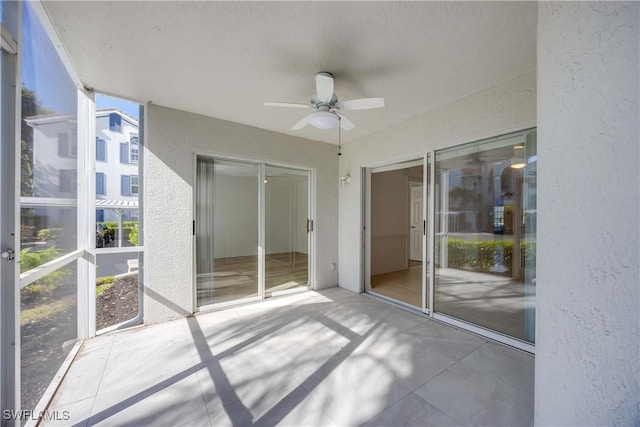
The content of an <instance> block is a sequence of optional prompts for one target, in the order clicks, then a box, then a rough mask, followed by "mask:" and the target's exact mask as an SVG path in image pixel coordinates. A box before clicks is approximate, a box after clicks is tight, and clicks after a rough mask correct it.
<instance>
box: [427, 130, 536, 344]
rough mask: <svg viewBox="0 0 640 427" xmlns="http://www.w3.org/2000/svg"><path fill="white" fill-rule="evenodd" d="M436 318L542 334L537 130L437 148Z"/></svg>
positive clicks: (518, 334)
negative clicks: (538, 315) (538, 321)
mask: <svg viewBox="0 0 640 427" xmlns="http://www.w3.org/2000/svg"><path fill="white" fill-rule="evenodd" d="M435 160H436V162H435V174H436V180H435V185H436V215H435V233H436V234H435V266H436V269H435V305H434V310H435V312H436V315H437V316H438V315H445V316H447V317H448V318H450V319H456V320H461V321H463V322H465V323H468V324H472V325H474V326H479V327H480V328H483V329H486V330H489V331H491V332H492V333H493V332H497V333H499V334H500V335H503V336H506V337H509V338H516V339H517V340H520V341H524V342H526V343H528V344H533V343H534V336H535V283H536V279H535V276H536V274H535V272H536V268H535V261H536V175H537V171H536V169H537V158H536V133H535V131H533V130H532V131H526V132H519V133H517V134H512V135H507V136H504V137H498V138H493V139H491V140H487V141H480V142H477V143H472V144H467V145H463V146H460V147H454V148H451V149H447V150H442V151H439V152H436V157H435Z"/></svg>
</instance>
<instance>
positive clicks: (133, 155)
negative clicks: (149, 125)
mask: <svg viewBox="0 0 640 427" xmlns="http://www.w3.org/2000/svg"><path fill="white" fill-rule="evenodd" d="M139 158H140V151H139V146H138V137H137V136H132V137H131V142H130V143H129V162H130V163H138V159H139Z"/></svg>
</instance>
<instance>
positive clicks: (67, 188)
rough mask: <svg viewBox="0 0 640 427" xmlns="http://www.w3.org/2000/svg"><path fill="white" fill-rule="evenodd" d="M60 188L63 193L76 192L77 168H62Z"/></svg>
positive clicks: (60, 171) (59, 172)
mask: <svg viewBox="0 0 640 427" xmlns="http://www.w3.org/2000/svg"><path fill="white" fill-rule="evenodd" d="M58 174H59V184H58V189H59V190H60V192H61V193H75V192H76V185H77V174H76V170H75V169H60V170H59V171H58Z"/></svg>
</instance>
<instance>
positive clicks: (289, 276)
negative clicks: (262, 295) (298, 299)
mask: <svg viewBox="0 0 640 427" xmlns="http://www.w3.org/2000/svg"><path fill="white" fill-rule="evenodd" d="M264 185H265V187H264V188H265V289H266V292H267V293H271V292H277V291H283V290H288V289H292V288H299V287H306V286H307V283H308V281H309V280H308V279H309V274H308V272H309V268H308V252H309V251H308V247H309V239H308V232H309V230H308V228H309V222H308V219H309V172H308V171H304V170H296V169H289V168H281V167H275V166H269V165H267V166H266V167H265V179H264Z"/></svg>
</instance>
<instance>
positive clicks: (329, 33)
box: [45, 1, 537, 143]
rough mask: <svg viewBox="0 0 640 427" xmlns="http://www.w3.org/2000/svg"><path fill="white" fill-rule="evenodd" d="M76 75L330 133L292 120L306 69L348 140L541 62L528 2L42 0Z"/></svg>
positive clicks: (116, 88)
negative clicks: (331, 97) (288, 105)
mask: <svg viewBox="0 0 640 427" xmlns="http://www.w3.org/2000/svg"><path fill="white" fill-rule="evenodd" d="M45 7H46V9H47V11H48V13H49V15H50V17H51V19H52V21H53V23H54V26H55V27H56V29H57V31H58V33H59V36H60V38H61V40H62V42H63V44H64V46H65V47H66V49H67V51H68V53H69V54H70V57H71V60H72V62H73V63H74V65H75V67H76V69H77V71H78V74H79V75H80V78H81V79H82V81H83V83H84V84H85V86H87V87H92V88H94V89H95V90H96V91H98V92H104V93H108V94H113V95H118V96H122V97H125V98H131V99H134V100H138V101H152V102H154V103H156V104H160V105H164V106H168V107H172V108H176V109H180V110H185V111H189V112H193V113H198V114H203V115H206V116H211V117H216V118H220V119H224V120H230V121H234V122H238V123H244V124H248V125H251V126H255V127H259V128H264V129H269V130H273V131H277V132H282V133H288V134H292V135H298V136H302V137H305V138H310V139H316V140H320V141H325V142H331V143H337V130H335V129H334V130H328V131H320V130H317V129H314V128H312V127H310V126H307V127H306V128H304V129H303V130H300V131H291V130H290V128H291V126H293V124H295V123H296V122H297V121H298V120H300V119H301V118H302V117H303V116H304V115H305V114H308V111H307V110H295V109H278V108H273V107H265V106H263V102H264V101H285V102H303V103H306V102H308V101H309V98H310V97H311V95H312V94H313V93H314V90H315V87H314V80H313V76H314V74H315V73H316V72H318V71H330V72H332V73H333V74H334V76H335V83H336V93H337V95H338V97H339V98H340V99H341V100H345V99H352V98H362V97H384V98H385V100H386V104H387V107H386V108H384V109H380V110H368V111H354V112H348V113H347V114H346V115H347V116H348V117H349V118H350V119H351V120H352V121H353V122H355V124H356V128H355V129H354V130H352V131H349V132H343V141H345V142H346V141H349V140H353V139H355V138H359V137H362V136H364V135H367V134H370V133H373V132H376V131H378V130H380V129H383V128H385V127H387V126H390V125H392V124H395V123H399V122H402V121H404V120H406V119H408V118H410V117H413V116H415V115H417V114H420V113H422V112H424V111H427V110H430V109H433V108H436V107H438V106H441V105H444V104H447V103H450V102H452V101H454V100H456V99H459V98H461V97H464V96H466V95H469V94H472V93H475V92H478V91H480V90H483V89H485V88H488V87H491V86H494V85H496V84H497V83H500V82H502V81H505V80H508V79H510V78H513V77H516V76H518V75H520V74H523V73H525V72H528V71H531V70H534V69H535V63H536V60H535V54H536V25H537V6H536V4H535V3H533V2H411V3H407V2H182V1H178V2H137V1H131V2H103V1H86V2H85V1H81V2H64V1H50V2H45Z"/></svg>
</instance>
